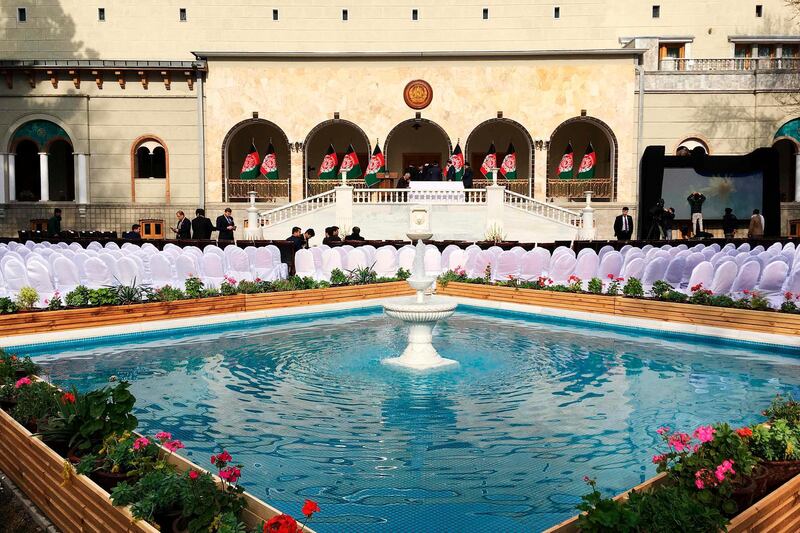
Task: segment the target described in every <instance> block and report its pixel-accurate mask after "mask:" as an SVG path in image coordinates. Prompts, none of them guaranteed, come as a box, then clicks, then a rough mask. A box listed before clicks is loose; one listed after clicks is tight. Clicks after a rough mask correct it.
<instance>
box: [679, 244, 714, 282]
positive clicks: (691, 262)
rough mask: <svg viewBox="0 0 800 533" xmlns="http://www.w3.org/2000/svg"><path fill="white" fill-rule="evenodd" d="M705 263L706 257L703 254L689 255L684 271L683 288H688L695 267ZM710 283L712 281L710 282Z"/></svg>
mask: <svg viewBox="0 0 800 533" xmlns="http://www.w3.org/2000/svg"><path fill="white" fill-rule="evenodd" d="M703 261H705V256H704V255H703V254H702V253H700V252H694V253H691V254H689V256H688V257H687V258H686V267H685V268H684V269H683V278H682V279H681V285H682V286H686V285H687V284H688V283H689V278H690V277H691V276H692V273H693V272H694V269H695V267H696V266H697V265H699V264H700V263H702V262H703ZM712 268H713V265H712ZM710 281H711V280H709V282H710ZM692 285H696V283H693V284H692Z"/></svg>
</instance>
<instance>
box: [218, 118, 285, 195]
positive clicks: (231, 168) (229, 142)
mask: <svg viewBox="0 0 800 533" xmlns="http://www.w3.org/2000/svg"><path fill="white" fill-rule="evenodd" d="M270 139H272V145H273V147H274V148H275V157H276V159H277V162H278V176H279V178H280V179H278V180H275V182H274V183H267V182H265V181H264V180H259V181H258V184H257V185H255V184H254V185H255V189H256V191H257V192H258V193H259V197H260V198H270V199H273V200H275V199H278V198H285V199H286V201H290V200H291V197H290V196H291V187H290V186H289V184H290V183H291V177H292V176H291V174H292V162H291V158H292V156H291V148H290V146H289V138H288V137H287V136H286V133H285V132H284V131H283V129H282V128H281V127H280V126H278V125H277V124H275V123H274V122H272V121H270V120H266V119H263V118H249V119H246V120H242V121H241V122H238V123H236V124H235V125H234V126H233V127H232V128H231V129H230V130H228V133H227V134H226V135H225V138H224V139H223V140H222V147H221V150H222V198H223V200H224V201H225V202H228V201H247V197H246V192H247V191H244V189H252V188H253V187H249V186H247V185H248V184H244V186H243V187H239V186H238V185H239V183H238V182H239V181H240V180H238V177H239V170H240V169H241V164H242V162H243V161H244V158H245V156H246V154H247V151H248V149H249V148H250V143H251V142H254V143H255V145H256V149H257V150H258V153H259V155H260V156H261V157H262V158H263V157H264V155H265V154H266V152H267V147H268V146H269V141H270ZM239 189H242V190H241V191H240V190H239ZM242 192H244V193H245V194H241V193H242Z"/></svg>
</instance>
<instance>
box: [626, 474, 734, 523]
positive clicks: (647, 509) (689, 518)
mask: <svg viewBox="0 0 800 533" xmlns="http://www.w3.org/2000/svg"><path fill="white" fill-rule="evenodd" d="M628 507H629V508H630V509H631V511H632V512H633V514H634V516H636V518H637V521H636V525H637V529H636V530H637V531H647V532H648V533H673V532H675V531H685V532H690V531H692V532H698V533H699V532H717V531H725V526H726V525H727V524H728V519H727V518H726V517H725V516H723V515H722V513H720V512H719V510H718V509H717V508H715V507H711V506H707V505H705V504H703V503H701V502H700V501H698V499H697V498H695V497H694V494H693V493H692V492H691V490H687V489H686V488H684V487H681V486H674V485H672V486H671V485H666V486H663V487H660V488H659V489H658V490H653V491H649V492H635V491H634V492H632V493H631V494H630V495H629V500H628Z"/></svg>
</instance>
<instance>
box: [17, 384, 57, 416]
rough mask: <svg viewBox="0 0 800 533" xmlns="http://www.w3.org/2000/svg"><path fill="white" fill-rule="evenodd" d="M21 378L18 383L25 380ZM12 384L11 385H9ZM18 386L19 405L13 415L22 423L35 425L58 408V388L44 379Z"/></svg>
mask: <svg viewBox="0 0 800 533" xmlns="http://www.w3.org/2000/svg"><path fill="white" fill-rule="evenodd" d="M25 379H26V378H23V379H21V380H20V381H18V382H17V383H20V382H22V381H24V380H25ZM9 386H11V385H9ZM15 388H17V391H18V393H17V405H16V406H15V407H14V408H13V409H12V410H11V416H12V417H14V420H16V421H17V422H19V423H20V424H23V425H27V426H30V425H31V424H33V425H35V424H36V423H37V422H38V421H39V420H42V419H45V418H48V417H49V416H51V415H52V414H53V413H55V412H56V410H57V409H58V398H59V397H60V394H59V392H58V389H56V388H55V387H53V386H52V385H50V384H49V383H46V382H44V381H30V380H27V382H26V383H25V384H24V385H21V386H18V387H15Z"/></svg>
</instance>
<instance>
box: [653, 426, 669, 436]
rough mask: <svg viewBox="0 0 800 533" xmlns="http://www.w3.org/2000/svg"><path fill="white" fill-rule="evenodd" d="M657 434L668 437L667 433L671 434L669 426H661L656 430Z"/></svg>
mask: <svg viewBox="0 0 800 533" xmlns="http://www.w3.org/2000/svg"><path fill="white" fill-rule="evenodd" d="M656 433H658V434H659V435H666V434H667V433H669V426H661V427H660V428H658V429H657V430H656Z"/></svg>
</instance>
